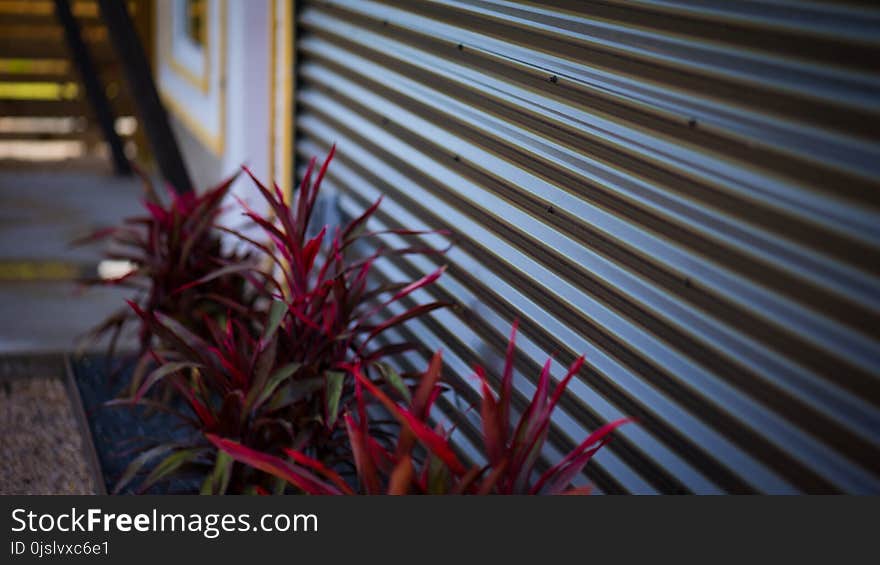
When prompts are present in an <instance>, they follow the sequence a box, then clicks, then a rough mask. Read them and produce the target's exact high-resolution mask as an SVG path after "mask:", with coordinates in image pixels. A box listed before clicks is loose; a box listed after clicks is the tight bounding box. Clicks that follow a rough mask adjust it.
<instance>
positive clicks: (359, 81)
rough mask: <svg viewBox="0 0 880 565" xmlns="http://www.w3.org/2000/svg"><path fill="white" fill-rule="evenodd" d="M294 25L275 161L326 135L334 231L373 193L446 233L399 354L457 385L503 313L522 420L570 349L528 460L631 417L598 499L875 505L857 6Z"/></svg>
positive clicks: (876, 321) (357, 14) (596, 476)
mask: <svg viewBox="0 0 880 565" xmlns="http://www.w3.org/2000/svg"><path fill="white" fill-rule="evenodd" d="M298 23H299V26H300V29H299V33H298V35H297V38H298V44H297V45H298V54H297V57H298V61H299V68H298V73H299V74H298V92H297V103H298V105H299V108H298V111H297V124H296V130H297V133H298V135H299V138H298V140H297V144H296V145H297V152H298V154H300V155H301V156H307V155H311V154H314V153H319V152H324V151H326V150H327V148H328V147H329V144H331V143H333V142H338V144H339V149H340V151H339V157H338V162H337V163H336V164H335V166H334V167H332V168H331V171H330V177H329V178H328V180H329V184H330V185H332V186H334V187H336V189H337V190H338V192H339V194H340V205H341V208H342V211H343V212H344V213H349V214H353V213H354V212H355V211H357V210H358V209H361V208H363V207H364V206H365V205H366V204H367V203H369V202H371V201H373V200H374V199H375V198H376V197H377V196H378V195H379V194H385V195H386V197H387V198H386V201H385V203H384V204H383V208H382V212H381V214H380V216H379V217H380V220H381V221H382V222H384V223H385V224H386V225H387V226H388V227H408V228H413V227H416V228H418V227H430V228H448V229H451V230H453V231H454V232H455V233H456V234H457V237H456V238H455V242H456V244H455V247H453V249H452V250H451V251H450V252H449V254H448V255H447V257H446V258H445V260H448V261H449V263H450V269H449V270H448V272H447V274H446V275H445V276H444V277H443V279H441V284H440V285H439V286H438V287H437V288H436V289H435V290H433V291H431V292H432V294H434V295H435V296H437V297H442V298H445V299H454V300H456V301H457V302H458V303H459V304H461V305H462V308H460V309H456V310H449V311H439V312H437V313H434V314H432V315H431V316H430V317H429V318H428V319H426V320H423V321H420V322H419V323H416V324H412V325H411V326H410V327H408V328H407V329H406V330H405V331H406V336H405V337H410V338H415V339H418V340H419V341H421V342H423V343H424V344H425V345H426V346H428V347H430V348H439V347H442V348H443V349H444V351H445V352H446V356H445V358H446V360H447V364H448V368H449V373H450V374H453V373H454V374H457V375H459V376H460V377H462V379H461V384H462V385H463V386H465V387H467V386H471V387H472V386H473V383H470V382H469V381H468V380H467V378H464V377H466V375H467V373H468V371H469V366H470V365H471V364H472V363H473V362H474V361H475V360H477V359H483V360H490V361H493V360H494V361H496V362H497V360H498V359H500V355H501V354H502V352H503V350H504V344H505V341H506V335H507V333H508V331H509V326H510V322H511V320H512V319H513V318H514V317H519V318H521V319H522V321H523V332H522V333H523V335H522V339H521V342H520V345H521V355H520V357H519V359H518V362H519V364H518V375H517V381H516V382H517V388H518V390H519V391H520V393H522V394H521V395H520V396H519V397H518V402H519V406H520V407H522V406H523V402H524V399H525V397H526V396H528V395H529V394H530V393H531V391H532V390H533V387H534V385H533V382H532V381H530V380H529V379H533V378H534V377H535V376H536V375H537V374H538V372H539V370H540V366H541V364H542V363H543V360H544V359H545V358H546V357H547V355H548V353H550V352H556V353H557V358H558V362H557V363H556V368H555V370H554V371H555V372H554V375H555V376H556V377H557V378H558V377H560V376H561V375H562V371H563V365H565V364H567V363H568V362H570V361H572V360H573V358H574V357H575V356H576V355H578V354H580V353H586V354H587V368H586V369H585V370H584V371H583V375H582V377H581V379H580V380H579V381H577V382H575V383H574V384H573V385H572V386H571V390H570V394H569V395H568V397H567V398H566V399H565V401H564V402H563V403H562V407H561V410H559V414H558V415H557V417H556V419H555V421H554V424H555V428H554V430H553V434H552V436H551V439H552V443H553V447H552V450H553V451H554V452H553V453H548V454H547V455H548V457H549V458H551V459H552V458H553V457H554V456H555V455H558V453H559V451H560V450H564V449H566V448H570V447H571V446H572V445H573V444H574V442H575V440H577V439H578V438H580V437H583V436H584V435H585V433H586V432H587V431H588V430H591V429H594V428H595V427H597V426H598V425H600V424H601V423H603V422H605V421H607V420H609V419H611V418H615V417H619V416H621V415H632V416H635V417H637V418H638V419H639V420H640V424H639V425H638V426H636V425H632V426H626V427H624V428H623V429H622V430H621V432H620V437H619V438H618V440H616V441H614V442H612V443H611V444H610V445H609V447H608V448H607V449H606V450H604V452H603V453H601V454H600V456H599V457H597V459H596V461H595V462H594V463H593V464H591V465H590V467H589V468H588V469H587V471H586V477H585V479H586V478H588V479H590V480H593V481H594V482H595V483H596V484H597V485H598V487H599V488H600V490H601V491H602V492H646V493H650V492H698V493H714V492H799V491H805V492H875V493H876V492H880V384H878V378H880V347H878V340H880V281H878V277H880V190H878V189H880V183H878V180H880V144H878V137H880V78H878V77H880V73H878V72H877V71H878V70H880V69H878V67H880V9H878V8H876V7H869V6H862V7H860V6H856V5H849V6H840V5H836V4H830V3H807V2H797V3H788V2H769V1H766V2H765V1H759V0H755V1H749V2H736V3H730V2H721V1H716V0H700V1H690V2H685V1H673V0H669V1H663V0H657V1H637V2H617V1H610V0H609V1H597V2H583V1H575V0H559V1H557V2H542V3H537V2H508V1H503V0H433V1H427V0H425V1H412V2H393V1H390V0H389V1H385V2H380V1H372V0H358V1H356V0H309V1H303V2H301V3H300V4H299V6H298ZM432 237H433V239H434V240H435V241H434V243H438V242H439V241H438V240H437V237H438V236H432ZM440 243H442V242H440ZM433 261H434V259H427V258H405V259H400V260H396V261H395V262H394V263H390V264H388V265H386V266H385V267H384V268H383V269H381V270H380V273H379V275H380V276H382V277H384V278H387V279H389V280H395V279H397V278H400V277H403V276H404V275H405V274H406V275H408V276H413V275H414V274H417V273H420V272H425V271H426V270H428V269H430V268H431V267H432V265H433V264H434V263H433ZM410 362H411V363H414V364H415V366H419V365H420V364H421V363H422V362H420V361H419V360H418V359H415V358H414V359H411V360H410ZM475 395H476V391H475V390H471V391H470V392H468V391H467V389H466V388H465V393H464V396H466V397H467V396H470V397H471V398H473V397H474V396H475ZM455 402H456V400H455V399H450V400H449V401H448V402H446V403H444V404H442V405H441V406H440V408H441V409H445V411H444V410H441V413H440V414H438V417H439V418H441V419H445V420H447V421H449V422H454V423H456V424H457V425H459V427H460V428H461V430H462V433H461V434H459V435H460V436H461V437H462V446H463V448H462V451H463V452H465V453H466V454H467V456H468V457H476V456H477V455H476V454H477V452H476V451H475V450H474V446H473V444H474V442H478V436H477V429H476V428H475V422H474V421H473V420H472V418H471V417H470V416H468V415H462V414H461V413H460V411H457V410H455V409H453V405H454V403H455Z"/></svg>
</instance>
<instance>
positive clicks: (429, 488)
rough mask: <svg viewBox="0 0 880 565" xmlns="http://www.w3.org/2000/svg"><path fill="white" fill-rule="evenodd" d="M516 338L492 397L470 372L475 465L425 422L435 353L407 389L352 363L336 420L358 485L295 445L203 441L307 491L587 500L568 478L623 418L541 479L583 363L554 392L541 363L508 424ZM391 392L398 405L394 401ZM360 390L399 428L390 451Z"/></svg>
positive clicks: (436, 383)
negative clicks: (478, 461)
mask: <svg viewBox="0 0 880 565" xmlns="http://www.w3.org/2000/svg"><path fill="white" fill-rule="evenodd" d="M515 335H516V325H514V329H513V332H512V334H511V338H510V342H509V345H508V349H507V356H506V362H505V366H504V370H503V376H502V378H501V390H500V392H499V394H498V395H497V396H496V395H495V393H493V391H492V389H491V387H490V386H489V384H488V382H487V379H486V376H485V372H484V370H483V369H482V368H481V367H477V368H476V374H477V376H478V377H479V378H480V381H481V396H482V402H481V420H482V439H483V449H484V451H485V456H486V460H487V463H486V464H485V465H482V466H471V467H466V466H465V465H464V464H463V463H462V462H461V461H460V459H459V458H458V457H457V456H456V453H455V451H454V449H453V447H452V444H451V442H450V438H449V435H448V434H447V433H446V432H444V430H443V429H442V428H441V427H439V426H437V427H432V426H431V425H430V424H429V419H430V412H431V407H432V405H433V403H434V401H435V400H436V398H437V397H438V396H439V394H441V387H440V373H441V364H442V360H441V355H440V353H439V352H438V353H437V354H435V355H434V357H433V359H432V360H431V362H430V365H429V367H428V369H427V370H426V371H425V373H424V374H423V375H422V376H421V378H420V379H418V382H416V383H415V385H414V386H412V387H410V386H408V385H407V384H406V383H405V382H404V380H403V379H401V378H400V376H399V375H397V374H396V373H395V372H394V371H393V370H390V369H389V368H387V367H382V368H381V370H380V371H379V372H380V373H381V377H379V378H375V379H374V378H368V377H367V375H366V373H367V371H366V370H365V369H364V367H363V366H361V365H359V364H354V365H352V366H350V367H349V371H350V372H351V374H352V375H353V376H354V377H355V379H356V381H355V385H356V393H355V397H356V402H355V406H354V408H353V409H352V410H350V411H347V412H346V413H345V414H344V416H343V418H344V421H345V428H346V433H347V437H348V442H349V443H350V445H351V450H352V453H353V457H354V461H355V466H356V469H357V484H356V485H354V484H350V483H349V482H348V481H346V480H345V479H344V478H343V476H342V475H341V474H340V473H338V472H337V471H336V470H334V469H331V468H329V467H327V466H326V465H324V464H323V463H322V462H321V461H319V460H316V459H314V458H312V457H310V456H309V455H308V454H306V453H304V452H303V451H302V450H299V449H297V448H296V447H288V448H284V449H283V452H284V455H283V456H279V455H277V454H271V453H267V452H264V451H260V450H257V449H254V448H253V447H251V446H248V445H243V444H242V443H240V442H238V441H235V440H234V439H229V438H227V437H223V436H222V434H213V433H211V434H208V436H207V437H208V439H209V440H210V441H211V442H212V443H213V444H214V445H216V446H217V447H218V448H219V449H220V450H221V451H222V452H225V453H226V454H227V455H228V456H229V457H231V458H232V459H234V460H236V461H239V462H241V463H243V464H245V465H248V466H251V467H253V468H256V469H259V470H261V471H264V472H265V473H268V474H270V475H273V476H275V477H277V478H278V479H281V480H283V481H286V482H287V483H288V484H290V485H292V486H294V487H296V488H297V489H299V490H300V491H302V492H305V493H308V494H355V493H365V494H381V493H386V494H478V495H488V494H587V493H588V492H589V487H580V488H575V487H572V486H571V483H572V481H573V480H574V478H575V477H576V476H577V475H578V474H580V473H581V471H582V470H583V468H584V467H585V466H586V465H587V463H588V462H589V461H590V460H591V459H592V457H593V456H594V455H595V454H596V452H597V451H598V450H599V449H601V448H602V447H603V446H604V445H605V444H606V443H608V441H610V440H611V438H612V435H611V434H612V432H613V431H614V430H616V429H617V428H618V427H619V426H621V425H623V424H625V423H626V422H628V421H629V419H619V420H615V421H613V422H609V423H607V424H605V425H603V426H601V427H600V428H599V429H597V430H595V431H594V432H593V433H591V434H590V435H588V436H587V437H586V438H585V439H584V440H583V441H582V442H581V443H580V444H579V445H578V446H577V447H576V448H575V449H573V450H572V451H571V452H570V453H568V454H567V455H566V456H564V457H563V458H562V460H560V461H559V462H558V463H556V464H555V465H553V466H551V467H550V468H548V469H547V470H545V471H544V472H543V473H540V474H539V473H538V472H537V471H536V462H537V461H538V456H539V455H540V453H541V451H542V449H543V447H544V443H545V441H546V439H547V434H548V432H549V429H550V420H551V415H552V413H553V410H554V409H555V407H556V405H557V403H558V402H559V399H560V398H561V396H562V394H563V393H564V392H565V389H566V387H567V386H568V383H569V381H570V380H571V379H572V378H573V377H574V376H575V375H576V374H577V373H578V371H579V370H580V369H581V367H582V365H583V362H584V358H583V357H580V358H578V359H577V360H576V361H575V362H574V363H573V364H572V365H571V366H570V367H569V369H568V372H567V373H566V375H565V377H564V378H563V379H562V380H561V381H559V382H558V383H557V384H556V386H555V387H554V388H553V390H552V392H551V386H550V361H549V360H548V361H547V363H546V364H545V366H544V369H543V370H542V372H541V375H540V377H539V379H538V385H537V388H536V391H535V393H534V396H533V397H532V399H531V402H530V403H529V404H528V406H527V408H526V409H525V411H523V413H522V414H521V416H520V418H519V420H518V421H517V422H514V421H512V417H511V414H512V412H511V395H512V382H513V356H514V351H515ZM385 389H389V390H388V391H387V392H386V390H385ZM390 391H393V393H391V394H395V395H396V396H397V397H398V399H399V400H397V401H395V400H393V399H392V397H391V394H389V392H390ZM367 393H368V394H369V395H370V397H371V398H372V399H373V400H374V401H377V402H378V403H379V404H380V405H381V406H382V407H383V408H384V409H385V410H386V411H387V412H388V413H390V414H391V415H392V416H393V417H394V418H395V419H396V420H397V422H398V423H399V433H398V434H397V436H396V438H395V441H393V442H392V444H390V445H389V444H388V443H387V442H384V443H383V442H382V441H380V440H378V439H376V438H375V437H374V434H373V429H374V428H373V427H371V426H370V425H369V416H368V413H369V410H368V409H367V400H366V394H367ZM355 415H356V416H355Z"/></svg>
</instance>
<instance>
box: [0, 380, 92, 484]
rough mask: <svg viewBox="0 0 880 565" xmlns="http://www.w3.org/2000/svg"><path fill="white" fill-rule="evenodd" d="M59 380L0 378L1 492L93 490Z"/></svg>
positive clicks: (78, 434) (67, 399)
mask: <svg viewBox="0 0 880 565" xmlns="http://www.w3.org/2000/svg"><path fill="white" fill-rule="evenodd" d="M73 414H74V413H73V408H72V406H71V404H70V399H69V398H68V396H67V391H66V390H65V387H64V383H63V382H62V380H61V379H60V378H44V377H33V378H13V379H2V380H0V495H6V494H94V493H95V487H94V485H93V482H92V478H91V475H90V473H89V466H88V463H87V460H86V457H85V455H84V453H83V446H82V442H83V438H82V437H81V436H80V433H79V431H78V427H77V422H76V419H75V418H74V415H73Z"/></svg>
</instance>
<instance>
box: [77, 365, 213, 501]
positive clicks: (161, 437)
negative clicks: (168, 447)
mask: <svg viewBox="0 0 880 565" xmlns="http://www.w3.org/2000/svg"><path fill="white" fill-rule="evenodd" d="M70 367H71V376H72V378H73V380H74V382H75V383H76V387H77V389H78V391H79V395H80V397H81V401H82V406H83V409H84V413H85V417H86V420H87V422H88V427H89V430H90V432H91V436H92V440H93V442H94V446H95V452H96V454H97V458H98V463H99V465H100V472H101V474H102V475H103V481H104V485H105V486H106V489H107V492H110V493H112V492H113V490H114V488H115V486H116V483H117V482H118V481H119V479H120V477H122V474H123V473H124V472H125V469H126V467H127V466H128V464H129V463H131V461H132V460H133V459H134V458H135V457H137V455H138V454H139V453H140V452H141V451H142V450H143V447H144V446H145V445H150V444H152V443H167V442H169V441H184V440H186V439H187V437H189V434H191V433H192V432H191V431H190V430H187V429H185V428H182V427H180V425H179V421H178V420H177V419H176V418H174V417H173V416H171V415H169V414H166V413H163V412H157V411H150V410H147V409H146V408H144V407H143V406H107V405H106V404H105V403H106V402H107V401H109V400H113V399H114V398H116V397H117V396H118V395H119V393H120V392H121V391H122V389H123V387H124V385H125V383H127V382H129V380H130V376H131V371H132V369H133V367H132V364H131V363H128V364H126V365H124V366H123V368H122V370H121V371H120V372H119V373H118V374H116V375H114V376H112V377H111V374H110V373H111V371H110V367H109V365H108V363H107V360H106V358H105V357H103V356H98V355H87V356H82V357H74V358H71V360H70ZM144 470H145V471H149V470H150V467H149V466H146V467H145V469H144ZM136 486H137V483H134V484H129V486H127V487H126V488H124V489H122V491H121V492H120V494H134V493H135V492H136V491H135V488H136ZM199 486H200V485H199V480H198V479H197V478H194V477H186V476H176V477H175V479H174V480H171V481H163V482H161V483H160V484H158V485H156V486H154V487H152V488H150V489H149V490H147V491H146V494H198V492H199Z"/></svg>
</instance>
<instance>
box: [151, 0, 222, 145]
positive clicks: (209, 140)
mask: <svg viewBox="0 0 880 565" xmlns="http://www.w3.org/2000/svg"><path fill="white" fill-rule="evenodd" d="M219 4H220V10H219V12H218V14H219V18H220V25H219V29H220V34H219V38H218V39H219V41H218V42H217V48H218V50H219V53H218V59H219V64H218V67H219V69H218V71H219V72H218V73H217V75H218V76H217V79H218V83H217V88H218V89H219V90H218V92H217V106H218V109H217V111H218V112H219V115H218V118H217V133H216V134H214V133H211V132H210V131H208V130H207V128H205V126H203V125H202V123H201V122H200V121H199V120H198V118H196V117H195V116H193V115H192V114H191V113H189V112H188V111H187V110H186V107H185V105H184V104H182V103H181V102H180V101H178V100H177V99H175V98H174V97H173V96H172V95H171V93H170V92H168V91H167V89H165V88H163V87H162V86H161V85H160V87H159V94H160V95H161V97H162V101H163V102H164V103H165V105H166V106H168V107H169V108H171V111H172V112H174V114H175V115H176V116H177V118H178V119H179V120H180V121H181V122H183V124H184V125H185V126H186V127H187V129H189V130H190V131H191V132H192V133H193V135H194V136H195V137H196V139H198V140H199V142H200V143H202V145H204V146H205V147H207V148H208V149H209V150H210V151H211V152H213V153H214V154H216V155H221V156H222V155H223V152H224V150H225V148H226V31H227V30H226V1H225V0H220V2H219ZM208 55H209V57H210V53H209V54H208Z"/></svg>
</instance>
